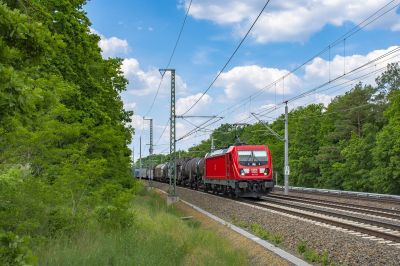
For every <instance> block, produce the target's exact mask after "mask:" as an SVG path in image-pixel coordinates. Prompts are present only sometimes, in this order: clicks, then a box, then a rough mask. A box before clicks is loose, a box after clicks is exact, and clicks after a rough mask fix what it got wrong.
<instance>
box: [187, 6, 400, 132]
mask: <svg viewBox="0 0 400 266" xmlns="http://www.w3.org/2000/svg"><path fill="white" fill-rule="evenodd" d="M392 2H394V0H393V1H390V2H389V3H388V4H386V5H385V6H384V7H382V8H381V9H379V10H378V11H376V12H375V13H374V14H372V15H371V16H370V17H368V18H367V19H365V20H364V21H363V22H361V23H360V24H358V25H357V26H355V27H354V28H353V29H352V30H350V31H349V32H347V33H346V34H345V35H343V36H342V37H341V38H339V39H338V40H337V41H336V43H335V42H334V43H333V44H332V45H330V46H328V50H329V51H330V49H331V48H332V47H333V46H335V45H336V44H338V43H340V42H341V41H343V40H344V39H346V38H348V37H350V36H352V35H354V34H355V33H357V32H358V31H360V30H361V29H363V28H364V27H366V26H367V25H369V24H371V23H372V22H374V21H375V20H377V19H378V18H380V17H382V16H383V15H384V14H386V13H387V12H389V11H390V10H393V9H394V8H395V7H397V6H398V5H399V4H397V5H396V6H395V7H392V8H391V9H390V10H388V11H386V12H385V13H384V14H381V15H380V16H379V17H377V18H375V19H374V20H373V21H370V22H369V23H368V24H366V25H364V26H362V27H361V25H362V24H363V23H365V22H366V21H367V20H369V19H370V18H371V17H373V16H375V15H376V14H377V13H379V12H380V11H381V10H383V9H384V8H385V7H387V6H388V5H389V4H391V3H392ZM357 28H359V29H358V30H357V31H355V32H353V31H354V30H355V29H357ZM343 37H345V38H343ZM235 52H236V51H235ZM324 52H326V51H324V50H322V51H321V52H320V53H319V54H317V55H315V56H314V57H312V58H311V59H310V60H308V61H307V62H305V63H304V64H306V63H308V62H310V61H311V60H313V59H314V58H316V57H317V56H319V55H320V54H322V53H324ZM228 63H229V61H228ZM304 64H303V65H301V66H299V67H298V68H300V67H302V66H304ZM224 68H225V67H224ZM221 72H222V71H221ZM221 72H220V73H221ZM292 72H293V71H292ZM292 72H290V73H288V75H289V74H291V73H292ZM346 74H349V73H346ZM343 76H344V75H343ZM343 76H341V77H343ZM284 77H286V76H284ZM284 77H282V78H281V80H283V78H284ZM215 80H216V79H215ZM215 80H214V82H215ZM214 82H213V83H214ZM277 82H279V80H277V81H276V82H274V83H272V85H274V84H275V85H276V83H277ZM328 84H329V83H328ZM211 86H212V84H211V85H210V87H211ZM323 86H325V85H323ZM323 86H321V87H323ZM210 87H209V88H210ZM267 87H268V86H267ZM267 87H265V88H264V89H263V90H265V89H266V88H267ZM209 88H208V89H209ZM208 89H207V91H208ZM207 91H206V92H207ZM206 92H205V93H206ZM262 92H263V91H262V90H261V91H259V92H257V93H259V94H261V93H262ZM205 93H204V94H203V96H204V95H205ZM257 93H255V94H253V95H256V94H257ZM259 94H258V95H259ZM301 97H304V96H303V95H302V96H301ZM301 97H300V98H301ZM251 98H252V96H250V97H249V98H248V99H251ZM200 99H201V98H200ZM200 99H199V100H198V101H200ZM293 100H296V99H293ZM293 100H292V101H293ZM198 101H197V102H198ZM243 101H246V99H244V100H242V101H240V102H243ZM248 101H249V100H247V101H246V102H248ZM197 102H196V103H197ZM240 102H239V103H240ZM196 103H195V104H196ZM239 103H237V104H235V105H238V104H239ZM235 105H233V106H235ZM193 106H194V105H193ZM193 106H192V107H193ZM192 107H191V108H192ZM280 107H281V106H276V107H274V109H277V108H280ZM191 108H190V109H191ZM230 108H232V107H229V108H228V110H230ZM190 109H189V110H188V111H190ZM268 110H269V109H268ZM188 111H186V112H185V113H184V114H186V113H187V112H188ZM224 111H226V110H223V111H222V112H224ZM222 112H220V113H222ZM229 116H230V115H228V117H229ZM215 122H216V121H215ZM215 122H213V123H212V124H214V123H215ZM210 125H211V124H210ZM210 125H207V126H206V127H208V126H210ZM203 128H205V127H203ZM195 132H197V131H194V132H192V133H191V134H193V133H195ZM184 137H187V136H184Z"/></svg>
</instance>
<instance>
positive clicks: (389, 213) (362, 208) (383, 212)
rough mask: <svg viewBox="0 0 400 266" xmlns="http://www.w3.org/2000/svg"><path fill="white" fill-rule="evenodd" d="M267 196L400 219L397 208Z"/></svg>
mask: <svg viewBox="0 0 400 266" xmlns="http://www.w3.org/2000/svg"><path fill="white" fill-rule="evenodd" d="M268 198H273V199H281V200H287V201H291V202H299V203H304V204H312V205H316V206H317V207H319V206H321V207H326V208H334V209H340V210H344V211H348V212H353V213H360V214H369V215H373V216H378V217H383V218H390V219H396V220H399V221H400V211H399V210H391V209H385V208H380V207H373V206H367V205H360V204H352V203H342V202H337V201H329V200H319V199H313V198H304V197H299V196H285V195H280V194H271V195H270V196H268Z"/></svg>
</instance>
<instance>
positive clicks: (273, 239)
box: [270, 234, 282, 247]
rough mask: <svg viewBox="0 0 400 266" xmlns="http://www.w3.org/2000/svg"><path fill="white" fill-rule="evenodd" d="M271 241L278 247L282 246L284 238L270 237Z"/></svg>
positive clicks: (279, 236) (278, 236)
mask: <svg viewBox="0 0 400 266" xmlns="http://www.w3.org/2000/svg"><path fill="white" fill-rule="evenodd" d="M270 240H271V241H273V242H274V244H275V246H276V247H278V246H279V245H280V244H282V236H281V235H278V234H276V235H273V236H271V237H270Z"/></svg>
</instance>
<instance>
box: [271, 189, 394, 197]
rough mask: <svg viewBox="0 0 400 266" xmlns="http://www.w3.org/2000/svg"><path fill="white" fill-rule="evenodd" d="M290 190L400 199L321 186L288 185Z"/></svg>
mask: <svg viewBox="0 0 400 266" xmlns="http://www.w3.org/2000/svg"><path fill="white" fill-rule="evenodd" d="M275 187H276V188H283V186H275ZM289 189H291V190H296V191H298V190H299V191H317V192H324V193H335V194H348V195H354V196H359V197H377V198H388V199H397V200H400V196H399V195H390V194H378V193H368V192H357V191H346V190H333V189H323V188H306V187H289Z"/></svg>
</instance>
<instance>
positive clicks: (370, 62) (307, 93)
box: [258, 47, 400, 114]
mask: <svg viewBox="0 0 400 266" xmlns="http://www.w3.org/2000/svg"><path fill="white" fill-rule="evenodd" d="M398 51H400V47H397V48H395V49H393V50H391V51H389V52H387V53H385V54H383V55H381V56H379V57H377V58H375V59H373V60H371V61H369V62H367V63H365V64H363V65H361V66H359V67H356V68H355V69H353V70H351V71H349V72H347V73H346V74H345V75H342V76H339V77H336V78H335V79H332V80H331V81H328V82H325V83H323V84H321V85H319V86H317V87H315V88H313V89H311V90H308V91H306V92H304V93H301V94H299V95H297V96H295V97H292V98H291V99H289V100H287V102H293V101H294V100H297V99H300V98H302V97H304V96H308V95H309V94H310V93H311V92H314V91H316V90H318V89H320V88H322V87H324V86H326V85H328V84H330V83H332V82H335V81H337V80H340V79H342V78H343V77H347V76H349V75H350V74H353V72H355V71H357V70H359V69H361V68H363V67H365V66H368V65H370V64H372V63H374V62H376V61H378V60H380V59H382V58H384V57H386V56H389V55H391V54H393V53H396V52H398ZM283 104H284V103H281V104H279V107H281V106H282V105H283ZM271 109H274V110H275V108H268V109H266V110H263V111H262V112H259V113H258V114H261V113H264V112H267V111H270V110H271ZM268 113H269V112H268Z"/></svg>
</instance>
